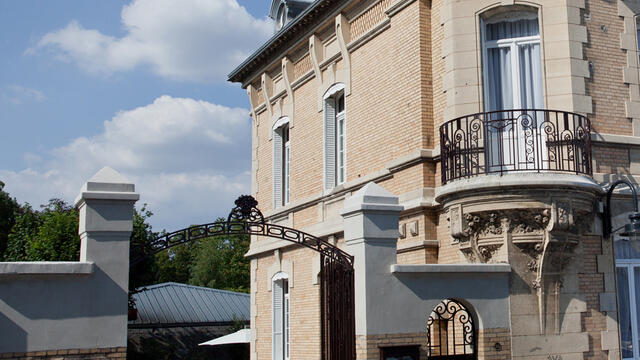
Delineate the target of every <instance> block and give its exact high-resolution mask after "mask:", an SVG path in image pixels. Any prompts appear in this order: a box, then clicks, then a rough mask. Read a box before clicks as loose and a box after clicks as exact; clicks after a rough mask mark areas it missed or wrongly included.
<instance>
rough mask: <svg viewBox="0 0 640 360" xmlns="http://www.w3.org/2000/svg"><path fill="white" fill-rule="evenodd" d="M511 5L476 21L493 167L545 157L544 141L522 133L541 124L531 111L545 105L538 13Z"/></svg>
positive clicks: (511, 166) (524, 166) (503, 167)
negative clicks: (478, 22) (480, 41)
mask: <svg viewBox="0 0 640 360" xmlns="http://www.w3.org/2000/svg"><path fill="white" fill-rule="evenodd" d="M511 9H512V11H504V10H505V8H499V9H497V10H494V11H500V12H498V13H496V14H488V16H485V17H483V18H482V21H481V23H482V31H481V33H482V59H483V61H482V63H483V79H484V81H483V94H484V108H485V111H486V112H494V113H489V114H488V115H487V118H486V120H487V121H488V122H487V124H486V125H485V127H486V128H487V131H486V135H485V136H486V137H487V140H486V141H487V143H488V145H489V146H488V147H487V153H486V154H485V156H486V158H487V159H486V160H487V162H488V165H489V166H488V168H489V170H490V171H493V172H495V171H501V170H513V169H515V168H520V169H527V168H528V167H535V164H536V163H544V160H546V157H545V155H544V154H545V153H546V152H545V143H546V142H544V141H536V140H532V139H531V138H529V139H527V138H526V136H527V133H528V132H532V130H534V128H535V129H537V127H538V126H539V125H540V124H538V123H537V121H536V120H535V119H537V118H540V120H539V121H538V122H540V123H541V122H542V121H543V120H542V119H543V118H544V116H543V115H542V113H539V112H535V111H531V110H533V109H542V108H544V100H543V91H542V90H543V87H542V55H541V51H540V26H539V24H538V13H537V12H536V11H535V9H531V10H528V8H527V7H523V6H517V7H515V8H511ZM504 110H517V111H506V112H505V111H504ZM537 133H538V131H533V134H537ZM542 140H544V139H542ZM532 141H533V144H532V145H531V146H527V144H528V143H529V142H532ZM538 143H540V144H538ZM532 154H534V155H536V156H538V157H539V158H536V157H535V156H532ZM539 154H540V155H539Z"/></svg>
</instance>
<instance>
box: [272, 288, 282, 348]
mask: <svg viewBox="0 0 640 360" xmlns="http://www.w3.org/2000/svg"><path fill="white" fill-rule="evenodd" d="M282 283H283V281H282V280H276V281H274V282H273V284H272V285H273V286H272V287H271V289H272V290H271V291H272V292H273V333H272V339H273V360H282V359H283V354H284V353H283V350H284V349H283V338H282V330H283V324H282V320H283V314H282V312H283V304H282V299H283V297H284V294H283V289H282Z"/></svg>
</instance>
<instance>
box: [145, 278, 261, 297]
mask: <svg viewBox="0 0 640 360" xmlns="http://www.w3.org/2000/svg"><path fill="white" fill-rule="evenodd" d="M167 286H179V287H186V288H189V289H194V290H204V291H211V292H217V293H224V294H229V295H240V296H247V297H250V296H251V295H250V294H247V293H243V292H238V291H231V290H222V289H215V288H210V287H206V286H197V285H190V284H183V283H178V282H173V281H169V282H163V283H159V284H153V285H147V286H140V287H139V288H137V290H139V293H142V292H144V291H145V290H153V289H158V288H161V287H167ZM136 295H137V294H134V295H133V296H136Z"/></svg>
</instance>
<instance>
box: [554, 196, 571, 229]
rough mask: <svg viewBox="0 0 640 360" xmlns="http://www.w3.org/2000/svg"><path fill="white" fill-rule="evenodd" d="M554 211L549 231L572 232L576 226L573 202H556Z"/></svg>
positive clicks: (567, 200)
mask: <svg viewBox="0 0 640 360" xmlns="http://www.w3.org/2000/svg"><path fill="white" fill-rule="evenodd" d="M552 209H553V210H552V214H553V221H552V223H551V226H550V228H549V231H570V230H571V229H572V228H573V226H574V221H573V206H572V204H571V201H570V200H569V199H565V200H554V201H553V205H552Z"/></svg>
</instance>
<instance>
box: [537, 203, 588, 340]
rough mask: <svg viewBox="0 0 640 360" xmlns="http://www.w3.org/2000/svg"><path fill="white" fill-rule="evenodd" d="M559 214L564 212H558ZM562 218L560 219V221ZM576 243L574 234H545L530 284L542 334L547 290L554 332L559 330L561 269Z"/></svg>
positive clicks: (570, 258) (566, 262) (572, 253)
mask: <svg viewBox="0 0 640 360" xmlns="http://www.w3.org/2000/svg"><path fill="white" fill-rule="evenodd" d="M560 215H564V214H563V213H562V212H560ZM567 219H568V218H567ZM564 220H566V219H564ZM564 220H563V219H560V221H564ZM577 245H578V238H577V237H575V236H567V235H563V236H555V235H553V234H551V233H549V232H548V233H547V234H546V236H545V241H544V245H543V250H542V254H540V260H539V262H538V269H537V276H536V279H535V280H534V281H533V284H532V288H533V289H535V290H536V295H537V297H538V314H539V321H540V324H539V325H540V334H544V333H545V329H546V314H547V294H549V293H548V292H549V291H551V293H550V295H551V296H552V297H553V303H554V304H555V307H554V309H553V312H552V314H553V316H554V320H555V324H554V329H555V333H556V334H559V332H560V322H559V316H560V313H559V309H558V306H557V304H558V301H559V296H560V288H561V287H562V281H563V271H564V270H565V269H566V267H567V266H568V265H569V264H570V263H571V262H572V261H573V259H574V257H575V254H574V250H575V248H576V246H577Z"/></svg>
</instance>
